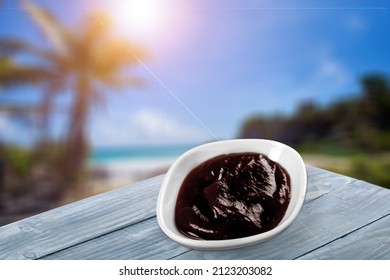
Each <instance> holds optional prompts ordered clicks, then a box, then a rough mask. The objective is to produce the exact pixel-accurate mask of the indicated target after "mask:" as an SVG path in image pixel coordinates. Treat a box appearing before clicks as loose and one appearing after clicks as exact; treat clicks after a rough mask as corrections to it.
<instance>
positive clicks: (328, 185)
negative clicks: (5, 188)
mask: <svg viewBox="0 0 390 280" xmlns="http://www.w3.org/2000/svg"><path fill="white" fill-rule="evenodd" d="M306 169H307V173H308V189H307V194H306V199H305V203H304V205H303V208H302V210H301V212H300V214H299V216H298V219H297V220H296V221H295V222H294V223H293V224H292V225H291V226H290V227H289V228H288V229H287V230H286V231H284V232H283V233H281V234H280V235H278V236H276V237H275V238H273V239H271V240H268V241H266V242H264V243H262V244H258V245H255V246H251V247H247V248H241V249H235V250H226V251H196V250H190V249H188V248H185V247H183V246H181V245H179V244H177V243H176V242H174V241H172V240H170V239H169V238H168V237H167V236H166V235H165V234H164V233H163V232H162V231H161V230H160V228H159V226H158V224H157V221H156V217H155V208H156V200H157V195H158V191H159V189H160V185H161V182H162V180H163V178H164V176H163V175H162V176H158V177H155V178H151V179H149V180H146V181H142V182H139V183H136V184H133V185H129V186H125V187H123V188H120V189H117V190H114V191H111V192H107V193H104V194H101V195H98V196H94V197H90V198H88V199H84V200H81V201H78V202H75V203H72V204H69V205H66V206H63V207H60V208H57V209H54V210H51V211H48V212H45V213H42V214H39V215H36V216H34V217H31V218H27V219H24V220H21V221H19V222H16V223H13V224H10V225H6V226H3V227H0V258H1V259H39V258H43V259H296V258H300V259H322V258H323V259H334V258H336V259H344V258H346V259H351V258H357V259H360V258H369V259H385V258H390V257H389V251H390V248H389V242H390V241H389V238H388V236H390V234H389V231H390V229H389V224H390V221H389V215H390V190H387V189H384V188H381V187H378V186H375V185H372V184H368V183H366V182H363V181H358V180H356V179H354V178H350V177H346V176H341V175H339V174H336V173H332V172H328V171H325V170H322V169H319V168H315V167H312V166H306Z"/></svg>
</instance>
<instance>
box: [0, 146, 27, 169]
mask: <svg viewBox="0 0 390 280" xmlns="http://www.w3.org/2000/svg"><path fill="white" fill-rule="evenodd" d="M2 153H4V154H3V158H4V160H5V162H6V163H7V166H8V168H10V169H11V170H12V171H13V172H14V173H15V174H17V175H19V176H26V175H27V174H28V172H29V170H31V167H32V152H31V150H28V149H25V148H22V147H19V146H17V145H8V146H6V147H4V149H3V150H2Z"/></svg>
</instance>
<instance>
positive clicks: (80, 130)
mask: <svg viewBox="0 0 390 280" xmlns="http://www.w3.org/2000/svg"><path fill="white" fill-rule="evenodd" d="M21 3H22V7H23V8H24V10H25V11H26V12H27V13H28V15H29V16H30V17H31V18H32V20H33V21H34V23H35V24H36V25H37V26H38V27H39V29H40V30H41V31H42V32H43V33H44V35H45V36H46V38H47V39H48V42H49V43H50V46H51V47H50V48H42V47H38V46H32V45H31V44H29V43H28V42H24V41H20V40H15V39H13V38H3V39H1V40H0V55H2V54H3V58H4V54H6V53H7V54H8V57H10V56H12V55H16V54H18V53H29V54H32V55H34V56H35V57H37V58H39V59H40V63H39V64H37V66H34V67H33V68H29V67H27V66H25V65H23V66H19V65H17V64H13V63H11V60H10V59H8V61H6V60H4V62H3V64H4V65H5V64H7V63H8V66H7V67H8V70H7V71H4V73H6V74H3V75H2V74H1V68H0V85H3V86H12V85H14V82H16V81H18V80H21V81H19V82H31V81H33V82H41V83H44V85H45V91H44V97H43V99H42V102H41V104H40V105H41V107H40V110H39V112H40V114H41V116H42V118H41V119H42V123H43V124H44V125H43V127H47V126H48V122H49V116H50V115H51V110H52V106H53V104H54V102H55V101H56V98H57V96H58V95H59V94H61V93H63V92H64V90H65V89H69V88H70V89H72V92H73V98H72V103H71V105H70V108H69V114H68V116H69V120H68V126H67V132H66V136H65V137H64V142H63V144H64V146H63V147H64V148H63V151H64V153H63V170H62V173H63V175H64V177H65V178H66V179H67V181H68V182H71V183H74V182H75V180H77V174H80V172H79V170H81V169H82V168H83V166H84V163H85V159H86V155H87V149H88V139H87V136H86V132H85V130H86V125H87V122H88V116H89V114H90V109H91V107H92V105H94V104H96V103H102V102H105V94H106V93H108V92H109V91H108V89H111V90H112V89H118V88H120V87H125V86H129V85H130V86H139V85H141V84H142V82H141V80H140V79H139V78H137V77H135V76H129V74H128V71H126V70H128V69H129V66H134V65H136V64H137V63H138V62H139V59H140V58H143V57H144V56H145V53H144V51H143V50H142V49H141V48H139V47H137V46H135V45H133V44H130V43H128V42H125V41H124V40H122V39H121V38H118V37H115V36H113V34H112V33H111V32H110V22H109V18H108V17H107V15H105V14H104V13H102V12H92V13H91V14H90V15H89V16H87V17H86V19H85V20H84V21H82V22H81V25H80V26H79V27H77V28H73V29H72V28H70V27H67V26H65V25H63V24H62V23H61V22H59V21H58V20H57V19H56V18H55V17H54V16H53V15H52V14H51V13H50V12H49V11H48V10H46V9H44V8H42V7H39V6H37V5H36V4H34V3H33V2H32V1H30V0H21ZM10 65H12V67H11V66H10ZM20 73H22V74H25V75H26V77H29V79H24V78H23V77H24V75H21V74H20ZM43 77H44V79H42V78H43Z"/></svg>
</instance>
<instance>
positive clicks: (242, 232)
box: [175, 153, 291, 240]
mask: <svg viewBox="0 0 390 280" xmlns="http://www.w3.org/2000/svg"><path fill="white" fill-rule="evenodd" d="M290 192H291V186H290V176H289V174H288V173H287V171H286V170H285V169H284V168H283V167H282V166H281V165H280V164H278V163H276V162H274V161H272V160H270V159H269V158H268V157H267V156H265V155H263V154H259V153H232V154H226V155H221V156H217V157H214V158H212V159H209V160H207V161H205V162H203V163H201V164H200V165H199V166H197V167H195V168H194V169H193V170H192V171H191V172H190V173H189V174H188V175H187V177H186V178H185V179H184V181H183V184H182V186H181V188H180V190H179V194H178V199H177V202H176V208H175V223H176V227H177V228H178V230H179V231H180V232H182V233H183V234H184V235H186V236H188V237H190V238H194V239H204V240H222V239H234V238H240V237H246V236H251V235H255V234H258V233H262V232H266V231H269V230H271V229H273V228H274V227H276V226H277V225H278V224H279V222H280V221H281V220H282V219H283V217H284V215H285V212H286V210H287V207H288V204H289V202H290Z"/></svg>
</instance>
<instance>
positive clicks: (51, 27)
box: [22, 0, 69, 53]
mask: <svg viewBox="0 0 390 280" xmlns="http://www.w3.org/2000/svg"><path fill="white" fill-rule="evenodd" d="M22 7H23V8H24V9H25V10H26V12H27V13H28V14H29V15H30V17H31V18H32V19H33V20H34V22H35V23H36V24H37V25H38V26H39V27H40V28H41V30H42V31H43V33H44V34H45V35H46V37H47V38H48V40H49V41H50V43H51V44H52V45H53V47H54V48H55V50H56V51H57V52H60V53H66V52H67V51H68V50H67V43H66V41H67V37H68V36H69V33H68V31H67V29H66V28H65V27H64V26H63V25H62V24H61V23H60V22H58V21H57V20H56V18H55V17H54V16H53V15H52V14H51V13H50V12H49V11H48V10H46V9H44V8H42V7H39V6H38V5H36V4H35V3H33V2H32V1H30V0H22Z"/></svg>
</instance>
